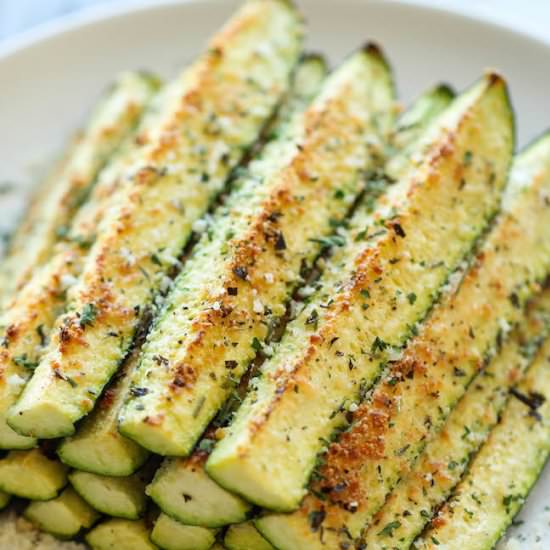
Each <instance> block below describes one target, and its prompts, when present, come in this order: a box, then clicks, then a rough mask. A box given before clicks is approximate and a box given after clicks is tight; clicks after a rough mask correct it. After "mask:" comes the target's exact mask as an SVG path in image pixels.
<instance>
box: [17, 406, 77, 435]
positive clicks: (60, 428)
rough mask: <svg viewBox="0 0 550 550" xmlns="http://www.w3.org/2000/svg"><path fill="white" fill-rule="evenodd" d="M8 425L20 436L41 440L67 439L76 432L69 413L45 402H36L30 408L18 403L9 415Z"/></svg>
mask: <svg viewBox="0 0 550 550" xmlns="http://www.w3.org/2000/svg"><path fill="white" fill-rule="evenodd" d="M8 424H9V426H10V427H11V428H13V429H14V430H15V431H16V432H17V433H18V434H20V435H23V436H28V437H37V438H39V439H55V438H57V437H67V436H69V435H72V434H73V433H74V432H75V427H74V424H73V420H72V419H71V418H70V417H69V416H68V415H67V412H66V411H64V410H63V409H61V408H59V407H58V406H56V404H55V403H50V402H44V401H35V402H34V403H33V404H31V405H30V406H28V407H27V406H26V405H25V403H16V404H15V405H14V407H13V408H12V409H11V410H10V412H9V414H8Z"/></svg>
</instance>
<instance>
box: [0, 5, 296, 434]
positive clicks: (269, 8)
mask: <svg viewBox="0 0 550 550" xmlns="http://www.w3.org/2000/svg"><path fill="white" fill-rule="evenodd" d="M301 36H302V25H301V21H300V18H299V17H298V15H297V13H296V12H295V11H294V10H293V9H292V8H291V7H290V6H289V5H288V4H287V3H286V2H284V1H282V0H266V1H260V0H256V1H252V2H248V3H246V4H245V5H244V7H243V8H242V9H241V10H239V11H238V12H237V14H236V15H235V16H234V17H233V18H232V19H231V20H230V21H229V23H228V24H227V25H226V26H225V27H224V28H223V29H222V30H221V31H220V32H219V33H218V34H217V35H216V36H215V38H214V39H213V41H212V42H211V43H210V45H209V49H208V51H207V52H206V53H205V54H204V55H202V56H201V57H200V58H199V59H198V61H196V62H195V63H194V64H193V65H192V66H191V67H190V68H188V69H187V70H186V71H185V72H184V73H183V75H182V76H181V77H180V78H181V83H182V86H181V87H179V86H175V90H176V92H177V93H174V94H173V95H174V97H173V98H171V99H172V106H173V110H172V113H171V116H169V117H166V120H164V121H163V123H162V125H161V127H160V128H159V130H158V131H157V132H152V136H151V137H150V138H149V142H148V143H147V144H146V146H145V147H144V149H143V151H142V152H141V154H140V155H139V158H138V159H137V160H136V161H135V162H134V163H132V165H131V166H130V167H129V169H128V176H127V177H128V178H129V179H130V180H131V184H130V185H127V186H125V192H124V193H122V194H120V195H119V196H118V200H117V201H116V204H115V205H114V206H113V207H112V208H111V209H110V211H109V212H108V214H107V215H106V216H105V217H104V218H103V220H102V222H101V224H100V226H99V230H98V232H99V236H98V238H97V240H96V242H95V244H94V245H93V247H92V250H91V251H90V254H89V256H88V257H87V259H86V263H85V266H84V269H83V273H82V276H81V278H80V280H79V283H78V284H77V285H76V286H75V288H74V289H73V292H72V293H71V299H70V301H69V306H70V309H71V311H70V312H69V313H67V314H66V315H64V316H62V317H60V318H59V319H58V323H57V327H56V329H55V331H54V334H53V336H52V340H51V343H50V345H49V346H48V348H47V351H46V353H45V355H44V356H43V358H42V360H41V362H40V364H39V366H38V367H37V369H36V370H35V372H34V375H33V377H32V379H31V381H30V382H29V384H28V385H27V386H26V388H25V390H24V392H23V394H22V396H21V398H20V400H19V402H18V403H17V404H16V406H15V407H14V408H13V409H12V413H11V415H10V417H9V422H10V425H11V426H12V427H13V428H14V429H16V430H17V431H19V432H20V433H22V434H23V435H32V436H37V437H42V438H53V437H59V436H63V435H69V434H71V433H73V432H74V422H76V421H77V420H78V419H79V418H81V417H82V416H84V415H85V414H86V413H87V412H89V411H90V410H91V409H92V407H93V405H94V403H95V400H96V399H97V397H98V396H99V393H100V392H101V390H102V388H103V387H104V386H105V384H106V383H107V382H108V380H109V378H110V377H111V376H112V374H113V373H114V372H115V371H116V369H117V366H118V363H119V362H120V361H121V360H122V358H123V357H124V355H125V353H126V351H127V350H128V347H129V345H130V343H131V340H132V337H133V335H134V332H135V330H136V327H137V326H138V325H139V322H140V319H141V317H142V315H143V313H144V311H145V310H146V308H147V307H148V306H150V305H151V304H152V303H153V301H154V298H155V295H156V294H157V292H159V291H160V290H161V289H162V288H164V286H165V284H166V283H165V281H166V279H167V277H166V276H167V273H168V272H169V271H170V270H171V269H173V267H174V265H177V264H178V263H179V262H178V260H177V257H178V255H179V254H180V252H181V250H182V248H183V246H184V245H185V244H186V242H187V240H188V238H189V236H190V234H191V230H192V226H193V223H194V222H195V221H196V220H197V218H199V217H200V216H201V215H203V214H204V213H205V211H206V210H207V208H208V206H209V205H210V203H211V202H212V201H213V199H214V198H215V197H216V195H217V194H218V193H219V192H220V191H221V190H222V189H223V186H224V183H225V181H226V180H227V178H228V176H229V175H230V173H231V171H232V169H233V168H235V166H236V165H237V164H238V162H239V161H240V160H241V159H242V158H243V155H244V153H245V151H246V150H247V149H248V148H249V147H250V145H251V144H252V143H253V142H254V141H255V140H256V139H257V137H258V134H259V133H260V131H261V129H262V127H263V125H264V124H265V122H266V121H267V119H268V118H269V117H270V115H271V114H272V112H273V110H274V109H275V107H276V106H277V103H278V102H279V101H280V99H281V96H282V94H283V93H284V92H285V91H286V89H287V87H288V83H289V77H290V73H291V70H292V68H293V66H294V65H295V63H296V62H297V60H298V57H299V54H300V47H301Z"/></svg>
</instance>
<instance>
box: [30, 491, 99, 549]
mask: <svg viewBox="0 0 550 550" xmlns="http://www.w3.org/2000/svg"><path fill="white" fill-rule="evenodd" d="M23 515H24V516H25V518H27V519H28V520H29V521H30V522H31V523H32V524H34V525H36V526H37V527H38V528H39V529H40V530H41V531H45V532H46V533H50V534H51V535H54V536H55V537H58V538H61V539H70V538H73V537H74V536H76V535H78V533H80V531H81V530H82V529H88V528H89V527H91V526H92V525H93V524H94V523H95V522H96V521H97V520H98V518H99V514H98V513H97V512H96V511H95V510H94V509H93V508H92V507H91V506H89V505H88V504H86V502H84V500H82V499H81V498H80V497H79V496H78V495H77V494H76V492H75V491H74V490H73V489H71V488H70V487H69V488H67V489H65V490H64V491H63V493H62V494H61V495H59V496H58V497H57V498H55V499H53V500H50V501H47V502H31V503H30V504H29V506H27V508H26V509H25V511H24V512H23Z"/></svg>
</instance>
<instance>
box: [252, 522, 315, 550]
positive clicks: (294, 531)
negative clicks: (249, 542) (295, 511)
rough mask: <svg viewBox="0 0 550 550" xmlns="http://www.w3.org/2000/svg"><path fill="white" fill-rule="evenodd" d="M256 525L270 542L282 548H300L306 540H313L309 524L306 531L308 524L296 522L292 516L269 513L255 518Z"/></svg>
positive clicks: (285, 549) (284, 549) (283, 549)
mask: <svg viewBox="0 0 550 550" xmlns="http://www.w3.org/2000/svg"><path fill="white" fill-rule="evenodd" d="M289 520H290V521H289ZM254 525H255V527H256V529H257V530H258V531H259V533H260V534H261V535H262V536H263V537H264V538H265V539H266V540H267V541H269V543H271V544H272V545H273V546H274V547H275V548H280V549H281V550H287V549H291V548H299V547H300V545H301V544H304V542H305V541H308V543H309V542H310V540H311V535H312V532H311V530H310V528H309V526H307V531H305V532H304V529H305V525H307V524H305V523H303V522H300V521H296V522H294V521H292V518H291V517H290V516H283V515H280V514H268V515H265V516H261V517H259V518H257V519H256V520H254ZM317 538H318V535H317ZM312 547H313V546H312ZM308 548H309V545H308Z"/></svg>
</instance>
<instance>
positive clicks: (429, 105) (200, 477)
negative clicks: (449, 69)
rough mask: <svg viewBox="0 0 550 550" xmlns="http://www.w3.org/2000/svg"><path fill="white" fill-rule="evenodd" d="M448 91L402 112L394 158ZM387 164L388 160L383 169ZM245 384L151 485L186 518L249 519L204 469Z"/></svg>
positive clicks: (407, 152)
mask: <svg viewBox="0 0 550 550" xmlns="http://www.w3.org/2000/svg"><path fill="white" fill-rule="evenodd" d="M445 92H446V93H445V95H444V97H441V90H440V88H433V89H430V90H428V91H427V92H425V93H424V94H423V95H422V96H420V97H419V98H418V99H417V100H416V101H415V102H414V103H413V104H412V105H411V106H410V107H409V108H408V109H407V111H405V112H404V113H403V114H402V115H401V116H400V117H399V119H398V121H397V123H396V125H395V126H394V127H393V128H392V131H391V138H390V146H389V149H388V150H389V151H390V155H391V157H392V158H395V157H396V156H402V158H403V160H406V159H410V156H411V154H412V153H413V150H414V143H415V142H417V141H418V140H419V139H420V137H421V136H422V134H423V132H424V131H426V128H427V127H429V125H430V124H432V123H433V121H434V120H436V119H437V117H438V116H439V115H440V114H441V113H442V112H443V111H444V110H445V109H446V108H447V107H448V105H449V104H450V103H451V100H452V97H450V96H449V92H448V90H445ZM387 166H388V163H387V162H386V164H385V167H384V169H385V168H386V167H387ZM400 169H403V170H404V169H406V162H400ZM371 185H372V186H373V189H371ZM367 187H368V189H369V191H367V192H376V193H378V192H379V191H380V189H379V180H378V179H376V177H375V179H374V180H373V181H369V183H368V184H367ZM337 230H338V228H336V231H337ZM323 262H324V258H322V257H321V258H319V259H318V261H317V262H316V269H319V270H320V271H322V264H323ZM304 284H305V283H304ZM297 298H298V296H295V297H294V299H297ZM246 387H247V383H246V380H241V383H240V386H239V388H238V389H237V390H236V391H237V394H236V396H235V397H234V398H233V400H232V402H229V403H227V404H226V405H224V412H223V413H219V414H218V417H217V418H216V419H215V420H214V421H213V422H212V423H211V424H210V426H209V427H208V429H207V430H206V431H205V433H204V434H203V437H202V438H201V441H200V442H199V443H198V444H197V446H196V448H195V450H194V451H193V453H192V454H191V455H190V456H188V457H186V458H171V459H166V460H165V462H164V464H163V466H162V467H161V468H160V469H159V470H158V472H157V474H156V476H155V479H154V481H153V483H151V485H149V487H148V489H147V493H148V495H149V496H150V497H151V498H152V499H153V500H154V501H155V503H156V504H157V505H158V506H159V507H160V508H161V509H162V510H164V511H165V512H166V513H167V514H169V515H170V516H172V517H174V518H176V519H178V520H179V521H182V522H183V523H189V524H196V525H204V526H208V527H218V526H222V525H227V524H230V523H238V522H243V521H244V520H245V519H246V518H247V514H248V512H249V511H250V509H251V507H252V505H251V504H250V503H248V502H246V501H245V500H243V499H242V498H240V497H238V496H237V495H235V494H233V493H231V492H229V491H226V490H224V489H223V488H222V487H221V486H219V485H217V484H216V483H215V482H214V481H212V480H211V479H210V477H209V476H208V475H207V474H206V472H205V471H204V464H205V462H206V460H207V458H208V450H209V449H210V448H211V444H212V442H213V439H215V437H216V433H219V428H223V427H225V425H226V424H227V422H228V420H226V418H228V417H229V415H230V414H231V413H233V412H234V411H235V409H236V408H237V406H238V403H239V400H240V399H242V397H243V396H244V395H245V394H246ZM182 495H188V496H190V497H191V498H184V497H182Z"/></svg>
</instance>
